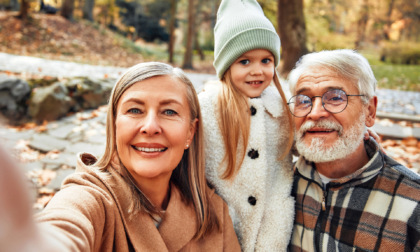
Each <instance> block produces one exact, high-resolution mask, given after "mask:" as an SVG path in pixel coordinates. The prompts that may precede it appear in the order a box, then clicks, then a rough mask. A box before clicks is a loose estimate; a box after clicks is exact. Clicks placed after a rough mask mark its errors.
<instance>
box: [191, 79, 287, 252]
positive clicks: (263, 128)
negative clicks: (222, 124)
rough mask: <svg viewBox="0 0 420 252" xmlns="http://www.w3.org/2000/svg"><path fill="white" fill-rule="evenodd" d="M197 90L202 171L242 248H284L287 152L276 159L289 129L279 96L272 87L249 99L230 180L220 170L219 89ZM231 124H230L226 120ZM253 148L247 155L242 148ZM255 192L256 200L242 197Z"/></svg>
mask: <svg viewBox="0 0 420 252" xmlns="http://www.w3.org/2000/svg"><path fill="white" fill-rule="evenodd" d="M205 89H206V90H205V91H204V92H201V93H200V94H199V100H200V106H201V112H202V118H203V120H202V121H203V126H204V132H205V153H206V175H207V179H208V180H209V182H210V183H211V184H212V185H213V186H214V187H215V189H216V192H217V193H218V194H219V195H220V196H221V197H222V198H223V199H224V200H225V201H226V202H227V204H228V206H229V213H230V215H231V218H232V221H233V224H234V227H235V231H236V234H237V235H238V238H239V242H240V243H241V247H242V250H243V251H285V250H286V249H287V245H288V243H289V239H290V235H291V231H292V228H293V218H294V199H293V197H291V196H290V192H291V187H292V181H293V179H292V178H293V174H292V156H291V154H290V153H289V155H288V156H287V157H286V158H285V159H283V160H282V161H279V160H278V157H279V156H280V155H279V153H280V154H281V153H283V151H284V150H285V148H286V145H287V139H288V135H289V134H290V132H289V131H288V130H287V125H288V117H287V114H286V111H285V109H287V108H284V107H283V105H282V103H281V97H280V95H279V93H278V91H277V89H276V88H275V87H273V86H269V87H267V88H266V89H265V90H264V92H263V93H262V94H261V98H252V99H249V105H250V106H253V107H254V108H255V109H256V114H255V115H253V116H251V129H250V137H249V141H248V146H247V149H246V155H245V159H244V161H243V163H242V166H241V168H240V170H239V172H238V173H237V174H236V176H235V177H234V179H233V180H232V181H230V180H223V179H221V178H220V175H221V174H222V173H223V171H224V170H225V169H226V164H225V163H223V164H222V160H223V157H224V155H225V147H224V143H223V138H222V135H221V132H220V128H219V124H218V117H219V113H218V111H217V99H218V98H217V97H218V92H219V90H220V89H219V88H218V87H217V86H216V85H211V86H209V87H206V88H205ZM232 127H235V125H232ZM251 149H254V150H257V151H258V154H259V157H258V158H255V159H251V158H250V157H249V156H248V152H249V151H250V150H251ZM249 197H255V199H256V204H255V205H251V204H250V203H249V202H248V198H249Z"/></svg>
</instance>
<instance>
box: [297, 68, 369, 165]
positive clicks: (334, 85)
mask: <svg viewBox="0 0 420 252" xmlns="http://www.w3.org/2000/svg"><path fill="white" fill-rule="evenodd" d="M331 89H340V90H343V91H344V92H346V94H348V95H358V94H359V91H358V89H357V87H356V86H355V85H354V83H353V82H352V81H351V80H348V79H345V78H343V77H341V76H339V75H337V74H336V73H335V72H334V71H333V70H330V69H327V68H313V69H310V71H308V72H307V73H305V74H303V75H302V76H301V77H300V78H299V80H298V82H297V84H296V94H295V95H297V94H302V95H306V96H308V97H310V98H312V97H314V96H322V95H323V94H324V93H325V92H327V91H329V90H331ZM368 115H369V109H368V106H366V105H364V104H363V102H362V100H361V97H358V96H350V97H348V105H347V107H346V109H344V111H342V112H340V113H337V114H333V113H330V112H328V111H327V110H325V109H324V107H323V106H322V101H321V98H320V97H317V98H313V99H312V110H311V112H310V113H309V114H308V115H306V116H305V117H295V127H296V147H297V149H298V151H299V153H300V154H301V155H303V156H305V158H306V159H307V160H309V161H313V162H330V161H334V160H338V159H341V158H344V157H345V156H347V155H349V154H351V153H353V152H354V151H355V150H356V149H357V147H359V146H360V145H361V144H363V134H364V131H365V126H366V125H367V123H366V119H367V117H368ZM369 121H370V120H369ZM372 125H373V123H372ZM367 126H371V125H367Z"/></svg>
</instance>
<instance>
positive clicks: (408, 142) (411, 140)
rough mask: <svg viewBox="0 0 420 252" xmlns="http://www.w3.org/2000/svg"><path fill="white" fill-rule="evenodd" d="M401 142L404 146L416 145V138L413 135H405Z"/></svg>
mask: <svg viewBox="0 0 420 252" xmlns="http://www.w3.org/2000/svg"><path fill="white" fill-rule="evenodd" d="M401 143H402V144H404V145H405V146H417V144H418V140H417V139H416V138H415V137H407V138H404V139H403V140H401Z"/></svg>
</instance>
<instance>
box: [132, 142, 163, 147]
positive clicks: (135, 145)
mask: <svg viewBox="0 0 420 252" xmlns="http://www.w3.org/2000/svg"><path fill="white" fill-rule="evenodd" d="M133 147H136V148H167V147H166V146H165V145H163V144H160V143H136V144H133Z"/></svg>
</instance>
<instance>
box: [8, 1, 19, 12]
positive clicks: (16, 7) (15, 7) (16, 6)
mask: <svg viewBox="0 0 420 252" xmlns="http://www.w3.org/2000/svg"><path fill="white" fill-rule="evenodd" d="M10 8H11V10H12V11H18V10H19V2H18V0H10Z"/></svg>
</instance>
